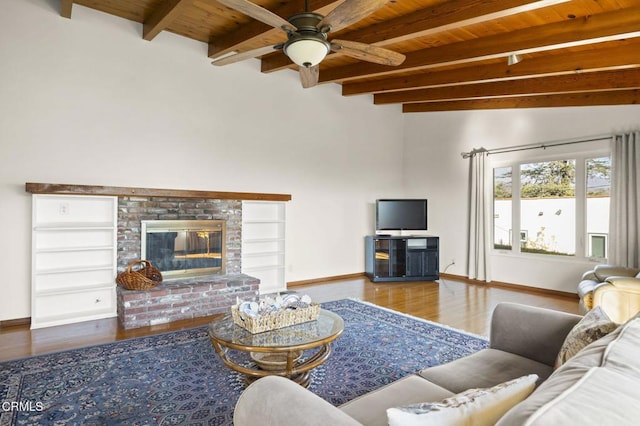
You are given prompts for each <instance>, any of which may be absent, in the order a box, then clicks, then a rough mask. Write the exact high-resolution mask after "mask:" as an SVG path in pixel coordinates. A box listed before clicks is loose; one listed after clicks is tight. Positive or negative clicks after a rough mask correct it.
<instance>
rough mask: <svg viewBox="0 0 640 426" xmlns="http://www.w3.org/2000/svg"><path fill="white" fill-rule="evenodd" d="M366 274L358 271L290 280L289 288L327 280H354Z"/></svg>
mask: <svg viewBox="0 0 640 426" xmlns="http://www.w3.org/2000/svg"><path fill="white" fill-rule="evenodd" d="M365 276H366V275H365V274H364V272H357V273H355V274H345V275H334V276H332V277H325V278H314V279H310V280H301V281H289V282H288V283H287V288H289V287H302V286H305V285H313V284H319V283H323V282H326V281H341V280H353V279H356V278H362V277H365Z"/></svg>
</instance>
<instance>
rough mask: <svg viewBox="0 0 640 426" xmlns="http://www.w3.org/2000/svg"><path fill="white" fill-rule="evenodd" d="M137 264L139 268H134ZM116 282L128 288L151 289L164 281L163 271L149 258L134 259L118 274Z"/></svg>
mask: <svg viewBox="0 0 640 426" xmlns="http://www.w3.org/2000/svg"><path fill="white" fill-rule="evenodd" d="M136 265H137V266H138V269H134V267H135V266H136ZM140 265H141V266H140ZM116 282H117V283H118V285H120V286H121V287H124V288H126V289H127V290H149V289H151V288H153V287H155V286H157V285H158V284H160V283H161V282H162V273H160V270H159V269H158V268H156V267H155V266H153V265H151V262H149V261H148V260H132V261H131V262H129V264H128V265H127V269H126V270H125V271H123V272H120V273H119V274H118V276H117V277H116Z"/></svg>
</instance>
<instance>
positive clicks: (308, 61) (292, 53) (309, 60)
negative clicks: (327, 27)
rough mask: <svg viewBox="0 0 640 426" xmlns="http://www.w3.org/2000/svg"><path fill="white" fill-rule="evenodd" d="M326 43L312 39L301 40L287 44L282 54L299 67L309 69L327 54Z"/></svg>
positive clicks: (327, 46)
mask: <svg viewBox="0 0 640 426" xmlns="http://www.w3.org/2000/svg"><path fill="white" fill-rule="evenodd" d="M329 49H330V46H329V44H328V43H327V42H323V41H322V40H318V39H313V38H302V39H298V40H294V41H292V42H291V43H287V44H286V45H285V46H284V53H285V54H286V55H287V56H288V57H289V58H290V59H291V60H292V61H293V62H295V63H296V64H298V65H300V66H301V67H306V68H310V67H313V66H315V65H318V64H319V63H320V62H322V60H323V59H324V58H325V56H327V53H329Z"/></svg>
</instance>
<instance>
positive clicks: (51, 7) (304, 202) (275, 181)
mask: <svg viewBox="0 0 640 426" xmlns="http://www.w3.org/2000/svg"><path fill="white" fill-rule="evenodd" d="M58 7H59V1H43V0H3V2H2V13H1V14H0V58H2V59H1V60H0V200H1V201H0V202H1V203H2V204H1V206H2V208H0V227H1V232H0V235H2V238H1V239H0V251H1V252H2V255H1V256H0V270H2V271H3V277H2V280H0V293H1V294H2V295H3V297H2V298H0V320H6V319H13V318H24V317H28V316H29V315H30V310H29V309H30V308H29V305H30V268H31V260H30V259H31V232H30V222H31V204H30V202H31V197H30V194H28V193H26V192H25V191H24V184H25V182H51V183H71V184H86V185H109V186H111V185H113V186H136V187H155V188H175V189H202V190H216V191H246V192H273V193H289V194H292V196H293V200H292V201H291V202H290V203H289V204H288V207H287V219H288V229H287V235H288V241H287V253H288V258H287V265H288V271H287V277H286V279H287V281H297V280H304V279H311V278H318V277H326V276H334V275H341V274H349V273H354V272H359V271H363V270H364V242H363V241H364V235H366V234H368V233H371V231H372V230H373V218H372V216H371V205H372V203H373V201H374V200H375V199H376V198H378V197H380V196H388V195H390V194H394V195H395V194H396V193H397V192H395V191H398V190H399V188H401V186H402V149H401V147H402V133H403V130H402V126H403V122H402V115H401V113H400V109H399V107H397V106H392V107H379V106H373V105H372V102H371V98H370V97H368V96H364V97H352V98H344V97H342V96H341V95H340V87H339V86H337V85H329V86H320V87H316V88H313V89H307V90H304V89H302V88H301V87H300V84H299V82H298V81H297V75H296V74H295V73H294V72H279V73H275V74H271V75H265V74H262V73H260V71H259V62H258V61H254V60H250V61H247V62H244V63H239V64H235V65H230V66H227V67H213V66H211V65H210V61H209V60H208V59H207V54H206V52H207V46H206V45H205V44H202V43H198V42H195V41H193V40H189V39H186V38H182V37H179V36H176V35H173V34H170V33H162V34H160V35H159V36H158V37H156V39H155V40H153V41H151V42H148V41H144V40H143V39H142V36H141V34H142V27H141V25H139V24H136V23H134V22H130V21H126V20H122V19H118V18H115V17H113V16H110V15H107V14H103V13H100V12H96V11H93V10H91V9H87V8H84V7H82V6H78V5H74V6H73V17H72V19H71V20H68V19H65V18H62V17H60V16H59V10H58ZM382 164H384V166H383V167H382V166H380V165H382Z"/></svg>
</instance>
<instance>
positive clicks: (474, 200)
mask: <svg viewBox="0 0 640 426" xmlns="http://www.w3.org/2000/svg"><path fill="white" fill-rule="evenodd" d="M487 157H488V154H487V152H486V150H484V149H481V150H474V153H473V154H472V155H471V156H470V158H469V242H468V244H469V245H468V247H469V257H468V261H467V265H468V266H467V267H468V270H467V276H468V277H469V278H470V279H475V280H480V281H487V282H489V281H491V268H490V262H491V259H490V257H489V254H490V252H489V247H490V243H491V226H490V221H489V218H490V217H491V212H492V210H493V209H492V208H491V202H490V200H489V195H490V194H491V191H490V190H489V189H490V186H489V185H490V184H491V182H492V180H491V173H490V172H491V168H490V167H489V165H488V163H489V161H488V159H487Z"/></svg>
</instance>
